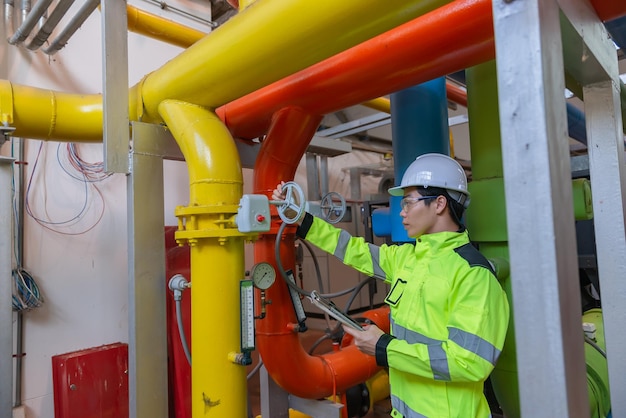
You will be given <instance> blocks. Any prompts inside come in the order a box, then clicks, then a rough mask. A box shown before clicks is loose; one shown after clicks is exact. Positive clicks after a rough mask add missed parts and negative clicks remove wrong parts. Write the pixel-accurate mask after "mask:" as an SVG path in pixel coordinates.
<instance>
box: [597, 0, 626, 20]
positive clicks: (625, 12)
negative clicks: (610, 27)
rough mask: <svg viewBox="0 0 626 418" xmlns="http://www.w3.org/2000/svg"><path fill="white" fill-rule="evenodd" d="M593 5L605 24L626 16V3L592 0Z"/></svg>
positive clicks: (614, 0) (616, 0)
mask: <svg viewBox="0 0 626 418" xmlns="http://www.w3.org/2000/svg"><path fill="white" fill-rule="evenodd" d="M591 5H592V6H593V8H594V9H595V10H596V13H597V14H598V17H599V18H600V20H601V21H603V22H608V21H609V20H613V19H617V18H620V17H622V16H626V1H620V0H591Z"/></svg>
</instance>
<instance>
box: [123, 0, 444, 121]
mask: <svg viewBox="0 0 626 418" xmlns="http://www.w3.org/2000/svg"><path fill="white" fill-rule="evenodd" d="M445 3H446V1H442V0H427V1H424V0H422V1H418V0H411V1H399V0H397V1H391V2H381V1H379V0H344V1H341V2H336V1H332V0H319V1H315V2H310V1H305V0H298V1H288V2H276V1H274V2H272V1H269V2H259V3H257V4H254V5H253V6H251V7H249V8H247V9H245V10H243V11H241V12H239V13H238V14H237V15H235V16H234V17H233V18H231V19H230V20H228V21H227V22H226V23H225V24H224V25H222V26H221V27H220V28H218V29H217V30H215V31H213V32H211V34H210V36H206V37H204V38H203V39H201V40H200V41H198V42H196V43H195V44H194V45H192V46H191V47H189V48H188V49H186V50H185V51H184V52H182V53H181V54H180V55H179V56H177V57H176V58H174V59H172V60H170V61H169V62H167V63H166V64H165V65H163V66H162V67H161V68H160V69H158V70H156V71H154V72H153V73H151V74H149V75H147V76H146V78H145V79H144V80H143V82H142V83H141V84H140V85H138V86H136V87H135V88H134V89H133V92H134V93H135V96H136V97H141V98H142V99H143V103H142V105H141V106H137V109H138V110H140V111H141V113H140V114H139V115H131V119H132V120H134V119H135V118H142V120H144V121H146V122H153V121H160V117H159V116H158V112H157V111H156V107H157V106H158V104H159V103H160V102H161V101H163V100H165V99H177V100H182V101H186V102H189V103H195V104H198V105H201V106H205V107H208V108H216V107H218V106H221V105H223V104H224V103H227V102H229V101H232V100H234V99H236V98H238V97H241V96H243V95H244V94H247V93H250V92H252V91H254V90H256V89H258V88H261V87H263V86H265V85H267V84H269V83H271V82H274V81H276V80H279V79H281V78H283V77H285V76H287V75H289V74H293V73H295V72H297V71H299V70H301V69H303V68H306V67H308V66H310V65H312V64H314V63H316V62H318V61H320V60H322V59H325V58H328V57H330V56H332V55H334V54H336V53H338V52H341V51H342V50H345V49H348V48H350V47H352V46H354V45H357V44H359V43H360V42H363V41H365V40H367V39H369V38H371V37H373V36H376V35H378V34H380V33H383V32H385V31H387V30H389V29H391V28H393V27H395V26H397V25H399V24H402V23H404V22H406V21H408V20H410V19H412V18H414V17H416V16H419V15H421V14H423V13H426V12H427V11H429V10H432V9H434V8H437V7H438V6H440V5H441V4H445ZM328 10H333V13H331V14H329V13H328V12H327V11H328ZM312 33H315V36H311V34H312ZM295 50H298V51H306V53H304V54H302V53H300V54H294V53H293V51H295ZM207 57H210V58H207ZM268 57H272V59H271V60H270V59H268ZM208 61H211V64H210V65H209V64H208ZM252 69H253V70H252ZM233 74H237V77H233V76H232V75H233ZM137 88H141V91H137ZM131 94H133V93H131ZM370 98H371V97H370Z"/></svg>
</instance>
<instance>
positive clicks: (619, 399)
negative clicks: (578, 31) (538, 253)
mask: <svg viewBox="0 0 626 418" xmlns="http://www.w3.org/2000/svg"><path fill="white" fill-rule="evenodd" d="M583 90H584V95H585V113H586V115H587V138H588V149H589V171H590V174H591V189H592V191H593V194H592V200H593V209H594V210H593V212H594V227H595V236H596V257H597V261H598V275H599V277H600V289H601V294H602V316H603V319H604V329H605V340H606V352H607V361H608V366H609V385H610V391H611V410H612V414H613V416H614V417H622V416H626V398H625V397H624V396H623V394H624V393H626V380H625V379H624V376H626V362H625V361H624V359H625V358H626V334H625V333H624V326H625V325H626V305H624V301H626V280H624V278H626V263H624V260H626V229H625V228H624V223H625V219H624V210H625V196H626V193H625V190H624V185H625V184H626V181H625V179H624V177H625V173H624V140H623V135H622V133H621V126H622V120H621V113H620V101H619V84H617V85H616V84H615V83H614V82H613V81H605V82H601V83H597V84H595V85H590V86H587V87H584V88H583Z"/></svg>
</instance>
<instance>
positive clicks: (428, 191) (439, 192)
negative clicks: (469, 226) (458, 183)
mask: <svg viewBox="0 0 626 418" xmlns="http://www.w3.org/2000/svg"><path fill="white" fill-rule="evenodd" d="M417 192H418V193H419V194H420V195H421V196H443V197H445V198H446V200H447V201H448V209H449V210H450V215H451V216H452V219H453V220H454V222H456V224H457V225H458V226H460V227H462V226H463V222H461V218H462V217H463V212H464V211H465V207H464V206H463V205H462V204H460V203H459V202H457V201H456V200H454V199H453V198H451V197H450V195H449V194H448V191H447V190H446V189H444V188H441V187H422V186H417ZM433 200H434V199H426V200H424V204H425V205H426V206H430V204H431V203H432V201H433Z"/></svg>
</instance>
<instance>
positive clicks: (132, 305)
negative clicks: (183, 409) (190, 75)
mask: <svg viewBox="0 0 626 418" xmlns="http://www.w3.org/2000/svg"><path fill="white" fill-rule="evenodd" d="M133 147H134V149H133V150H132V152H131V154H130V156H131V161H132V166H131V170H130V174H129V175H128V177H127V178H128V180H127V194H128V276H129V277H128V278H129V289H128V293H129V302H128V332H129V336H128V368H129V376H128V392H129V403H130V404H129V416H130V418H143V417H151V418H167V416H168V390H167V327H166V309H165V307H166V305H165V302H166V299H165V298H166V297H167V295H166V287H167V286H166V282H165V238H164V230H163V211H164V201H163V158H164V157H165V156H168V155H172V154H173V155H175V156H178V157H177V159H182V155H181V154H180V150H179V149H178V147H177V146H176V142H175V141H174V140H173V138H172V137H171V136H170V135H169V133H167V131H166V130H165V128H163V127H160V126H156V125H148V124H144V123H137V122H135V123H133ZM172 159H175V158H172Z"/></svg>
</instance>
